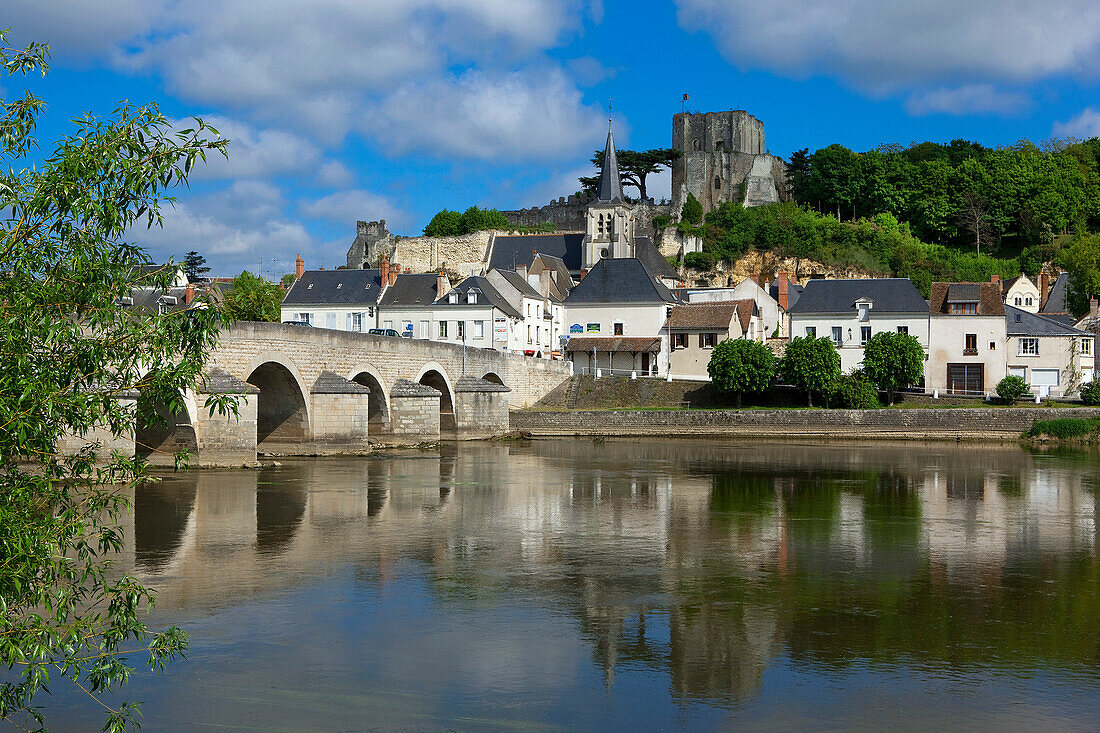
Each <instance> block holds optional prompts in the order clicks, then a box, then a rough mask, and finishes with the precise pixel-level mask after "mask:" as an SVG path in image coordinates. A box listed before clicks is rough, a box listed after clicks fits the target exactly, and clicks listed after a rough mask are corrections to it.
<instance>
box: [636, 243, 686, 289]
mask: <svg viewBox="0 0 1100 733" xmlns="http://www.w3.org/2000/svg"><path fill="white" fill-rule="evenodd" d="M634 256H635V257H637V258H638V259H639V260H641V261H642V262H643V263H644V264H645V266H646V267H647V268H648V269H649V271H650V272H652V273H653V274H654V275H657V276H659V277H667V278H668V279H670V280H679V279H680V274H679V273H678V272H676V268H675V267H673V266H672V265H670V264H669V262H668V260H666V259H665V257H664V255H662V254H661V251H660V250H659V249H657V245H655V244H653V242H651V241H650V239H649V237H634Z"/></svg>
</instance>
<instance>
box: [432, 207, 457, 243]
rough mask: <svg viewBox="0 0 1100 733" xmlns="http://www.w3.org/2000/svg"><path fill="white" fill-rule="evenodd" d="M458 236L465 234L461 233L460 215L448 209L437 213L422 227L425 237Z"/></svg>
mask: <svg viewBox="0 0 1100 733" xmlns="http://www.w3.org/2000/svg"><path fill="white" fill-rule="evenodd" d="M458 234H465V232H463V231H462V214H460V213H458V212H457V211H451V210H449V209H443V210H442V211H440V212H437V213H436V215H435V216H433V217H432V220H431V221H430V222H428V226H426V227H424V236H426V237H453V236H456V235H458Z"/></svg>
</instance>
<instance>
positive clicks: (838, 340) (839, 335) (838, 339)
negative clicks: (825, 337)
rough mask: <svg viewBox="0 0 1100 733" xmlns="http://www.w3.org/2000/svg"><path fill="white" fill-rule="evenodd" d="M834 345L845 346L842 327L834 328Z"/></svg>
mask: <svg viewBox="0 0 1100 733" xmlns="http://www.w3.org/2000/svg"><path fill="white" fill-rule="evenodd" d="M833 343H834V344H836V345H837V346H843V345H844V329H843V328H841V327H840V326H833Z"/></svg>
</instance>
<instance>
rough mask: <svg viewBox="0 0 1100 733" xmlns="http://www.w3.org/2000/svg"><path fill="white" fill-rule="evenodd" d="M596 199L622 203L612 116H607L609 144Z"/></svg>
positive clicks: (605, 153)
mask: <svg viewBox="0 0 1100 733" xmlns="http://www.w3.org/2000/svg"><path fill="white" fill-rule="evenodd" d="M596 200H597V201H608V202H611V203H622V200H623V185H622V183H621V182H620V181H619V158H618V156H616V155H615V136H614V135H612V134H611V118H610V117H608V118H607V145H606V146H605V147H604V151H603V166H602V167H601V169H600V182H599V183H598V184H597V185H596Z"/></svg>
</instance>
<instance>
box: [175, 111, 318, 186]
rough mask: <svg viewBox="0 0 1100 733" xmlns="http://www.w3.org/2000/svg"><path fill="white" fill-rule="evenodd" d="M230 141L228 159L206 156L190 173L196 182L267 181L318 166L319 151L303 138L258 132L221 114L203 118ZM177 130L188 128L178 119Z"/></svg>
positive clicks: (220, 156) (267, 130)
mask: <svg viewBox="0 0 1100 733" xmlns="http://www.w3.org/2000/svg"><path fill="white" fill-rule="evenodd" d="M203 120H204V121H205V122H208V123H209V124H210V125H212V126H213V127H214V128H215V129H217V131H218V133H219V134H220V135H221V136H222V137H223V138H225V139H227V140H229V151H228V152H229V159H228V160H226V158H225V156H223V155H222V154H221V153H214V154H212V155H207V156H206V165H198V166H196V167H195V169H194V173H193V174H192V176H193V178H194V179H196V180H201V179H218V178H266V177H268V176H273V175H284V174H301V173H306V172H309V171H311V170H313V169H315V168H317V167H318V166H319V165H320V160H321V150H320V149H319V148H318V147H317V146H316V145H314V144H313V143H311V142H309V141H308V140H306V139H305V138H303V137H301V136H298V135H294V134H292V133H289V132H285V131H283V130H273V129H261V128H256V127H253V126H251V125H248V124H245V123H243V122H240V121H238V120H233V119H230V118H228V117H222V116H220V115H210V116H205V117H203ZM174 124H175V126H176V127H181V128H182V127H186V126H190V125H191V123H190V121H189V120H177V121H176V122H175V123H174Z"/></svg>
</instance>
